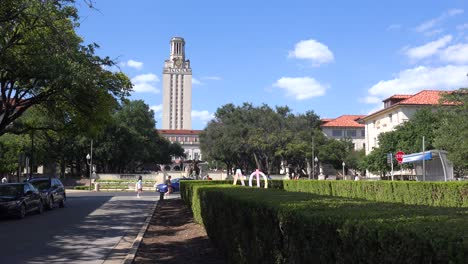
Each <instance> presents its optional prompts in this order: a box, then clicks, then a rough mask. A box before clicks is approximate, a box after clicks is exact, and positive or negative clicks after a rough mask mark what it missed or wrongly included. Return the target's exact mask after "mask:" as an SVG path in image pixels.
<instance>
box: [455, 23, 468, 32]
mask: <svg viewBox="0 0 468 264" xmlns="http://www.w3.org/2000/svg"><path fill="white" fill-rule="evenodd" d="M457 29H458V30H460V31H464V30H467V29H468V23H465V24H463V25H458V26H457Z"/></svg>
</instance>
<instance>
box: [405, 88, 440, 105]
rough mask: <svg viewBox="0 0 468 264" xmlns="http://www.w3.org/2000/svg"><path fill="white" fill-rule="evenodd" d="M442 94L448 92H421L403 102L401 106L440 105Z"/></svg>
mask: <svg viewBox="0 0 468 264" xmlns="http://www.w3.org/2000/svg"><path fill="white" fill-rule="evenodd" d="M442 93H446V91H428V90H424V91H421V92H419V93H417V94H415V95H413V96H411V97H409V98H407V99H405V100H403V101H401V102H400V103H399V104H402V105H436V104H438V103H439V99H440V96H441V94H442Z"/></svg>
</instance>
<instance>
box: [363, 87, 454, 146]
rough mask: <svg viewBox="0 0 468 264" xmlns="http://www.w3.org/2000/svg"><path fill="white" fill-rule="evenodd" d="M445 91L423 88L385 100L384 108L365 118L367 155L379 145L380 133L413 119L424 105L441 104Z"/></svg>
mask: <svg viewBox="0 0 468 264" xmlns="http://www.w3.org/2000/svg"><path fill="white" fill-rule="evenodd" d="M444 92H445V91H429V90H423V91H421V92H419V93H417V94H414V95H393V96H391V97H389V98H387V99H385V100H383V103H384V108H383V109H382V110H379V111H377V112H374V113H372V114H370V115H368V116H366V117H364V118H363V120H364V122H365V129H366V155H367V154H369V153H370V152H371V151H372V149H373V148H375V147H378V136H379V134H380V133H384V132H389V131H392V130H394V129H395V127H396V126H398V125H400V124H402V123H404V122H405V121H407V120H409V119H411V117H413V115H414V113H416V111H418V110H419V109H421V108H422V107H428V106H435V105H438V104H439V98H440V96H441V94H442V93H444Z"/></svg>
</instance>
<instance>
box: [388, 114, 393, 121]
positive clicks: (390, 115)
mask: <svg viewBox="0 0 468 264" xmlns="http://www.w3.org/2000/svg"><path fill="white" fill-rule="evenodd" d="M392 117H393V114H389V115H388V119H389V120H390V123H393V119H392Z"/></svg>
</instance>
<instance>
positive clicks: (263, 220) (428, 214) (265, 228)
mask: <svg viewBox="0 0 468 264" xmlns="http://www.w3.org/2000/svg"><path fill="white" fill-rule="evenodd" d="M184 185H185V183H184ZM190 185H191V188H190V189H191V194H192V196H191V197H188V196H187V194H188V192H187V193H186V195H185V199H186V201H187V202H189V200H191V202H189V203H190V204H191V205H192V209H193V213H194V218H195V219H196V221H198V222H200V223H203V224H204V226H205V229H206V230H207V233H208V235H209V236H210V238H211V239H212V240H213V241H214V243H215V245H217V247H218V248H219V249H220V250H221V251H222V252H223V253H224V254H225V256H226V257H227V259H228V261H229V262H230V263H466V260H467V258H468V209H465V208H444V207H429V206H415V205H411V206H410V205H401V204H392V203H382V202H374V201H367V200H362V199H360V200H356V199H349V198H340V197H331V196H319V195H315V194H309V193H298V192H284V191H280V190H271V189H268V190H265V189H254V188H243V187H234V186H230V185H226V184H223V185H214V184H200V183H198V184H196V183H192V184H190Z"/></svg>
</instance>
